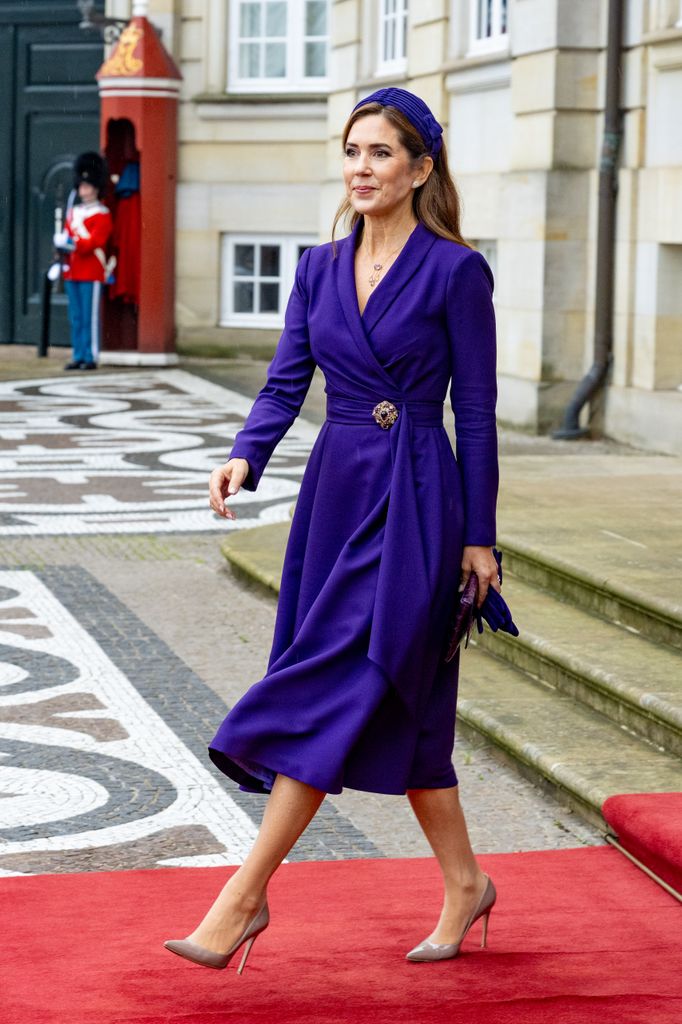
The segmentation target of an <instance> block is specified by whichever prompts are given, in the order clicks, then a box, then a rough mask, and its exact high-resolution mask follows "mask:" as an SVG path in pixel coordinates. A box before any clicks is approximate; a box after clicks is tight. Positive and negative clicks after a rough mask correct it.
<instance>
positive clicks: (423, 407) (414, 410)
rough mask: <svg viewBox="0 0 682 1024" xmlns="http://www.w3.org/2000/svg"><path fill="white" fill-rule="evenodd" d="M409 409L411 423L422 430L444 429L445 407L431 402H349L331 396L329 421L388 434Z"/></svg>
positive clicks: (356, 399) (358, 400) (328, 402)
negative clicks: (423, 428) (426, 428)
mask: <svg viewBox="0 0 682 1024" xmlns="http://www.w3.org/2000/svg"><path fill="white" fill-rule="evenodd" d="M403 409H405V410H406V411H407V414H408V416H409V418H410V420H411V421H412V422H413V423H415V424H417V425H418V426H420V427H440V426H442V425H443V403H442V402H437V401H431V400H429V399H407V400H406V399H400V398H396V399H395V401H393V400H390V399H386V398H384V399H381V400H380V401H378V402H373V401H372V400H371V399H364V398H347V397H345V396H342V395H330V394H328V395H327V419H328V420H330V421H331V422H332V423H352V424H354V425H356V426H358V425H360V426H362V424H363V423H364V424H366V425H367V426H373V427H376V426H378V427H380V428H383V429H385V430H388V429H389V428H390V427H392V426H393V424H394V423H395V422H396V421H397V420H398V418H399V416H400V413H401V411H402V410H403Z"/></svg>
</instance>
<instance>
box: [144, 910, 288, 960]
mask: <svg viewBox="0 0 682 1024" xmlns="http://www.w3.org/2000/svg"><path fill="white" fill-rule="evenodd" d="M269 923H270V911H269V910H268V902H267V900H266V901H265V903H264V904H263V906H262V907H261V908H260V910H259V911H258V913H257V914H256V916H255V917H253V918H252V919H251V920H250V921H249V923H248V924H247V926H246V928H245V929H244V931H243V932H242V934H241V935H240V936H239V938H238V939H237V941H236V942H235V943H233V945H232V946H230V948H229V949H228V951H227V953H214V952H213V950H211V949H205V948H204V947H203V946H200V945H199V944H198V942H192V940H191V939H167V940H166V942H164V946H165V947H166V949H169V950H170V951H171V953H177V955H178V956H182V957H184V958H185V960H191V961H192V963H194V964H200V965H201V966H202V967H214V968H215V969H216V970H222V969H223V968H224V967H227V965H228V964H229V962H230V960H231V959H232V957H233V956H234V954H235V953H236V952H237V950H238V949H239V947H240V946H242V945H243V944H244V943H246V947H245V949H244V956H243V957H242V962H241V963H240V965H239V967H238V968H237V974H241V973H242V971H243V970H244V967H245V966H246V960H247V957H248V955H249V953H250V952H251V947H252V946H253V944H254V942H255V941H256V939H257V938H258V936H259V935H260V933H261V932H263V931H265V929H266V928H267V926H268V924H269Z"/></svg>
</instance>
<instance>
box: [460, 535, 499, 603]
mask: <svg viewBox="0 0 682 1024" xmlns="http://www.w3.org/2000/svg"><path fill="white" fill-rule="evenodd" d="M471 572H475V573H476V575H477V576H478V600H477V602H476V604H477V606H478V607H479V608H480V607H481V605H482V604H483V602H484V601H485V596H486V594H487V593H488V587H492V588H493V590H496V591H497V592H498V594H499V592H500V589H501V588H500V579H499V576H498V575H497V562H496V561H495V556H494V554H493V549H492V548H491V547H490V548H484V547H478V546H477V545H474V544H468V545H467V546H466V547H465V548H464V553H463V555H462V574H461V581H460V590H461V589H463V587H464V584H465V583H466V581H467V580H468V579H469V574H470V573H471Z"/></svg>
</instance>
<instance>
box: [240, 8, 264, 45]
mask: <svg viewBox="0 0 682 1024" xmlns="http://www.w3.org/2000/svg"><path fill="white" fill-rule="evenodd" d="M260 13H261V5H260V4H259V3H257V4H242V5H241V7H240V10H239V35H240V36H241V37H242V39H254V38H257V37H258V36H259V35H260V34H261V28H260Z"/></svg>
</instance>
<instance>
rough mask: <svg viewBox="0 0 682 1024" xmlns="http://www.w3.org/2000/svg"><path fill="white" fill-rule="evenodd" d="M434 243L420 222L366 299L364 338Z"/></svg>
mask: <svg viewBox="0 0 682 1024" xmlns="http://www.w3.org/2000/svg"><path fill="white" fill-rule="evenodd" d="M435 241H436V236H435V235H434V234H432V233H431V232H430V231H429V229H428V228H427V227H425V226H424V225H423V224H422V223H421V221H420V222H419V223H418V224H417V226H416V227H415V229H414V231H413V232H412V234H411V235H410V237H409V238H408V240H407V242H406V243H405V245H404V247H403V250H402V252H401V253H400V254H399V255H398V258H397V259H396V261H395V262H394V263H392V264H391V266H390V267H389V268H388V270H387V271H386V276H385V277H384V278H383V279H382V280H381V281H380V282H379V284H378V285H377V286H376V289H375V290H374V291H373V292H372V294H371V295H370V297H369V300H368V302H367V305H366V306H365V309H364V312H363V314H362V322H363V324H364V328H365V330H366V331H367V333H368V334H371V333H372V331H373V330H374V328H375V327H376V325H377V324H378V323H379V321H380V320H381V318H382V316H384V314H385V313H387V312H388V310H389V309H390V308H391V306H392V305H393V303H394V302H395V300H396V299H397V298H398V296H399V295H401V294H402V292H403V291H404V290H405V288H406V287H407V285H408V283H409V282H410V280H411V278H412V277H414V275H415V274H416V272H417V270H418V269H419V267H420V266H421V265H422V263H423V262H424V259H425V258H426V255H427V253H428V252H429V249H430V248H431V246H432V245H433V243H434V242H435ZM353 283H355V282H353ZM356 295H357V293H356ZM356 305H357V300H356Z"/></svg>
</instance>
